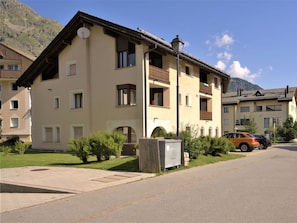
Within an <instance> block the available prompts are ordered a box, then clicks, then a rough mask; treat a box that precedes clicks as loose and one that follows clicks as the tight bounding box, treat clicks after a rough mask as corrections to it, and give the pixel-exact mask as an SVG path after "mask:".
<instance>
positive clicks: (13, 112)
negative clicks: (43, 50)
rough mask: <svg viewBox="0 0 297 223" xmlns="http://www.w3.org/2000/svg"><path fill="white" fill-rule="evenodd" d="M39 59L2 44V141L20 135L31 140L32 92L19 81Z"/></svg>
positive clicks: (21, 137) (0, 78) (0, 101)
mask: <svg viewBox="0 0 297 223" xmlns="http://www.w3.org/2000/svg"><path fill="white" fill-rule="evenodd" d="M34 59H35V57H34V56H32V55H30V54H29V53H25V52H22V51H20V50H18V49H15V48H13V47H11V46H8V45H7V44H5V43H3V42H0V126H1V140H6V139H7V138H10V137H12V136H18V137H19V138H20V140H22V141H26V142H28V141H31V111H30V109H31V99H30V90H29V89H27V88H23V87H18V86H17V85H16V80H17V79H18V78H19V77H20V76H21V75H22V74H23V72H24V71H25V70H26V69H27V68H28V67H29V66H30V65H31V64H32V62H33V61H34Z"/></svg>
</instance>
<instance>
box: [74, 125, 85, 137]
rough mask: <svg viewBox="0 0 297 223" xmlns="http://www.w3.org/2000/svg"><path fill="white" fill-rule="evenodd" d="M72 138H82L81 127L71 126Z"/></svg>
mask: <svg viewBox="0 0 297 223" xmlns="http://www.w3.org/2000/svg"><path fill="white" fill-rule="evenodd" d="M72 136H73V138H74V139H77V138H79V137H83V127H82V126H73V127H72Z"/></svg>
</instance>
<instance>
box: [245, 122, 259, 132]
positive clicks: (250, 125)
mask: <svg viewBox="0 0 297 223" xmlns="http://www.w3.org/2000/svg"><path fill="white" fill-rule="evenodd" d="M244 128H245V131H247V132H249V133H252V134H254V133H256V132H257V123H256V122H255V120H254V119H249V120H248V121H247V122H246V123H245V126H244Z"/></svg>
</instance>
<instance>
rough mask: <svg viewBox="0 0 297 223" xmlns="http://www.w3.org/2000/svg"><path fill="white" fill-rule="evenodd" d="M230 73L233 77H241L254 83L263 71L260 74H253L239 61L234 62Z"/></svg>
mask: <svg viewBox="0 0 297 223" xmlns="http://www.w3.org/2000/svg"><path fill="white" fill-rule="evenodd" d="M228 73H229V74H230V75H231V77H239V78H241V79H244V80H247V81H249V82H252V83H253V82H254V79H255V78H256V77H258V76H259V75H260V73H261V70H259V73H251V71H250V70H249V69H248V68H247V67H242V66H241V64H240V62H239V61H233V63H232V64H231V65H230V66H229V70H228Z"/></svg>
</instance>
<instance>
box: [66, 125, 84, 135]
mask: <svg viewBox="0 0 297 223" xmlns="http://www.w3.org/2000/svg"><path fill="white" fill-rule="evenodd" d="M75 128H82V135H81V136H75ZM84 130H85V129H84V125H83V124H74V125H72V126H71V129H70V138H72V139H75V138H79V137H83V136H84V135H85V133H84Z"/></svg>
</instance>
